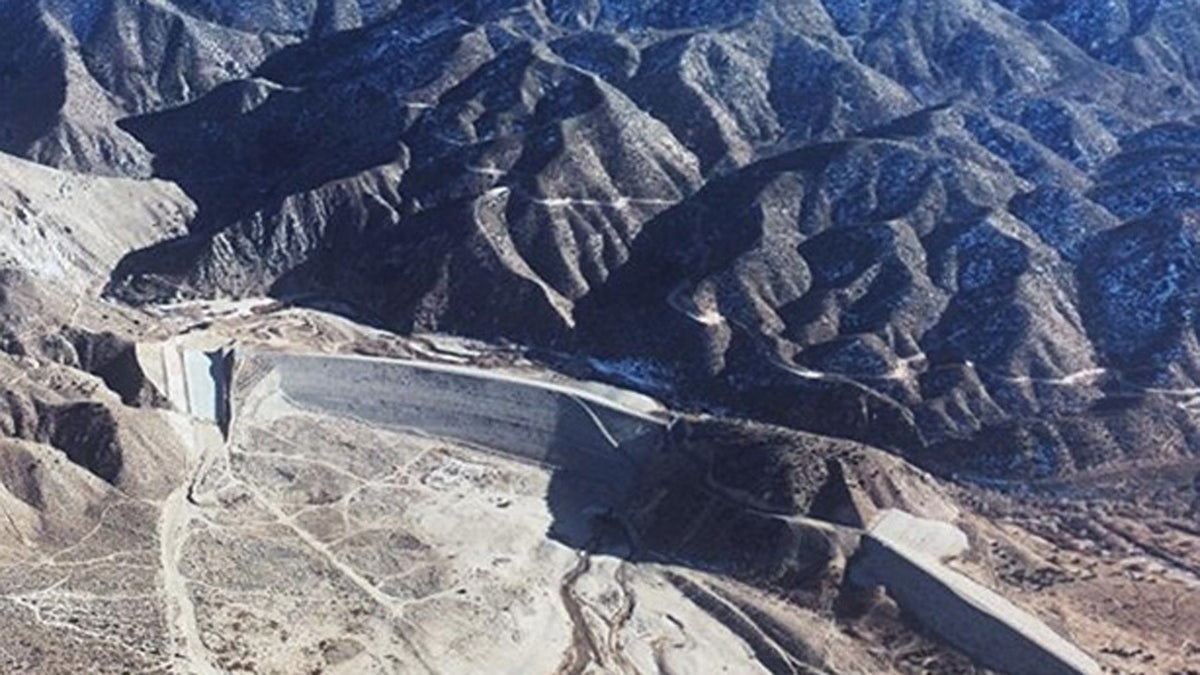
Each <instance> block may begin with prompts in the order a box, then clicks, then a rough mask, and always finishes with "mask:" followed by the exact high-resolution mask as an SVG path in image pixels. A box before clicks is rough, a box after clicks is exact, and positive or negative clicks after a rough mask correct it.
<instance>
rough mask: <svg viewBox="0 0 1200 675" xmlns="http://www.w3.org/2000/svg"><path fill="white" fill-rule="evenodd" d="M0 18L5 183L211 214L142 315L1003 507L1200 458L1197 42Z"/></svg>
mask: <svg viewBox="0 0 1200 675" xmlns="http://www.w3.org/2000/svg"><path fill="white" fill-rule="evenodd" d="M6 7H7V9H6V10H5V12H6V14H7V15H9V16H12V17H13V19H14V20H13V21H10V22H6V26H7V29H6V30H8V31H9V32H10V33H11V34H12V36H13V38H14V39H12V40H8V39H6V40H3V41H0V44H5V45H11V47H9V49H11V50H12V51H13V55H12V56H10V58H9V62H10V63H11V64H13V65H10V66H9V67H7V68H6V69H5V71H4V72H5V77H6V78H8V80H9V81H11V82H13V83H14V84H15V85H17V86H13V87H5V88H4V89H3V91H7V92H17V91H23V92H24V91H36V92H38V96H39V97H40V98H39V99H38V100H40V101H41V103H40V104H39V105H38V106H32V105H29V104H28V103H26V101H28V100H29V99H28V98H24V99H22V98H18V97H17V96H16V95H15V94H10V95H9V96H10V97H11V99H10V100H8V101H3V100H0V110H16V109H17V108H20V111H19V112H20V114H13V115H7V114H6V115H4V116H3V117H4V119H5V120H6V121H7V123H8V129H7V130H6V131H5V133H4V142H5V145H4V147H5V148H6V149H7V150H9V151H10V152H14V153H18V154H22V155H24V156H26V157H30V158H33V159H36V160H38V161H42V162H47V163H50V164H55V165H57V166H61V167H68V168H74V169H84V170H88V171H96V172H101V173H119V174H132V175H142V174H144V173H145V172H147V171H150V172H152V173H153V175H155V176H158V177H161V178H163V179H168V180H172V181H175V182H177V183H178V184H179V185H180V186H181V187H182V188H183V190H184V191H185V192H186V193H187V195H188V196H189V197H190V198H191V199H192V200H194V201H195V203H196V205H197V209H198V211H197V213H196V216H195V218H194V219H191V220H190V222H189V232H188V233H187V234H186V236H183V237H180V238H178V239H176V240H173V241H170V242H166V243H162V244H158V245H155V246H153V247H150V248H147V249H145V250H143V251H140V252H138V253H135V254H132V255H130V256H128V257H127V258H126V259H125V260H124V261H123V262H122V264H121V265H120V266H119V267H118V269H117V271H116V273H115V274H114V276H113V279H112V282H111V284H110V287H109V292H110V293H111V294H112V295H113V296H115V297H117V298H120V299H122V300H125V301H131V302H136V303H153V302H161V301H166V300H172V299H178V298H181V297H230V296H232V297H240V296H252V295H258V294H264V293H270V294H274V295H278V296H286V297H314V296H317V297H321V298H325V299H336V300H338V301H341V302H344V303H346V304H347V305H348V306H350V307H353V308H354V309H353V311H354V313H355V314H356V315H357V316H358V317H360V318H363V319H366V320H368V321H371V322H374V323H378V324H381V325H386V326H389V327H391V328H395V329H398V330H402V331H414V330H416V331H422V330H439V331H451V332H458V333H464V334H469V335H475V336H480V337H487V338H506V339H511V340H516V341H520V342H524V343H527V344H532V345H540V346H547V347H553V348H555V349H559V350H567V351H580V352H583V353H587V354H592V355H598V356H603V357H607V358H612V359H617V360H619V361H620V362H622V363H626V364H635V365H636V366H638V367H639V368H641V369H643V370H652V371H654V372H657V373H660V374H662V377H663V378H664V379H665V380H667V382H665V384H666V385H671V386H674V387H675V389H676V390H677V391H679V392H687V393H688V395H689V396H691V397H692V398H694V399H697V400H700V401H707V402H709V403H713V402H716V403H720V404H723V405H726V406H729V407H732V408H734V409H737V410H740V411H741V412H744V413H747V414H752V415H755V416H759V417H763V418H767V419H770V420H773V421H777V422H784V423H786V424H788V425H791V426H795V427H799V428H806V429H811V430H817V431H821V432H824V433H830V434H834V435H839V436H847V437H853V438H857V439H860V440H867V441H870V442H872V443H875V444H878V445H882V446H885V447H891V448H894V449H898V450H902V451H904V452H907V453H910V455H911V456H913V457H916V458H919V459H920V460H921V461H923V462H925V463H927V465H929V466H934V467H941V468H942V469H945V470H952V471H968V472H971V473H975V474H982V475H989V476H993V477H999V478H1008V479H1012V478H1016V477H1047V476H1054V475H1060V474H1066V473H1071V472H1073V471H1077V470H1081V469H1087V468H1090V467H1093V466H1096V465H1100V464H1105V463H1109V462H1113V461H1122V460H1130V459H1139V458H1169V457H1176V456H1180V455H1186V454H1190V453H1191V452H1192V448H1194V447H1195V444H1196V433H1197V430H1196V428H1195V423H1194V421H1193V418H1192V412H1191V407H1192V400H1191V398H1192V395H1193V394H1192V391H1193V389H1194V388H1195V386H1196V376H1197V374H1198V367H1200V362H1198V358H1200V345H1198V344H1197V340H1196V337H1195V328H1194V319H1193V316H1192V315H1193V312H1192V307H1193V305H1194V300H1193V297H1194V295H1193V294H1194V292H1195V290H1194V289H1195V288H1196V285H1197V283H1198V282H1197V263H1196V261H1195V259H1194V258H1195V256H1194V252H1193V251H1194V248H1195V247H1196V245H1197V230H1196V226H1195V215H1194V214H1193V212H1192V209H1193V208H1194V206H1195V205H1194V204H1193V202H1195V201H1196V200H1197V199H1200V197H1198V195H1200V192H1197V190H1196V189H1195V186H1194V185H1193V182H1194V181H1193V180H1192V173H1193V169H1192V166H1191V165H1192V163H1193V162H1192V160H1191V159H1190V157H1191V155H1193V154H1194V152H1193V150H1194V147H1193V146H1195V145H1196V143H1197V142H1198V141H1200V127H1197V126H1196V123H1195V122H1194V120H1193V119H1192V117H1191V116H1192V111H1193V110H1194V109H1195V105H1196V103H1197V98H1198V97H1200V94H1198V93H1197V90H1196V86H1195V85H1196V82H1195V81H1196V77H1197V72H1196V68H1195V65H1194V64H1193V63H1192V61H1193V59H1192V56H1191V55H1192V53H1193V52H1194V49H1193V46H1194V45H1195V44H1196V41H1197V36H1200V18H1198V17H1200V14H1197V12H1195V11H1194V10H1195V9H1197V8H1196V7H1192V6H1191V5H1190V4H1189V3H1157V2H1140V1H1139V2H1128V3H1097V2H1090V1H1083V0H1080V1H1076V2H1054V3H1026V2H995V1H984V0H956V1H955V2H950V3H938V4H937V5H930V4H926V3H912V2H869V3H861V2H845V1H842V0H826V1H824V2H818V1H816V0H806V1H804V2H794V1H791V0H789V1H787V2H784V1H783V0H742V1H739V2H734V3H725V2H723V3H715V2H703V1H700V0H690V1H688V2H682V3H681V2H672V3H657V2H648V1H636V2H635V1H625V2H569V1H554V2H551V1H549V0H546V1H544V2H543V1H541V0H530V1H524V2H518V1H515V0H477V1H474V2H461V3H454V4H447V3H441V2H408V3H403V4H396V5H392V4H389V3H337V2H322V3H304V4H288V3H283V4H280V5H278V6H276V5H270V6H267V5H260V4H254V5H247V4H245V3H234V2H202V3H201V2H197V3H185V2H174V3H171V2H154V3H150V2H133V1H132V0H117V1H113V2H94V3H53V2H42V3H33V2H9V3H8V4H7V5H6ZM17 38H19V39H17ZM30 54H34V55H36V57H30V56H29V55H30ZM18 55H19V56H20V57H21V58H20V59H17V58H16V56H18ZM138 64H142V65H138ZM22 78H24V79H22ZM33 82H36V83H37V86H33V85H32V84H31V83H33ZM2 96H3V95H0V97H2ZM26 96H28V95H26ZM680 397H681V398H686V397H687V396H685V395H684V394H680Z"/></svg>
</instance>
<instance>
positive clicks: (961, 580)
mask: <svg viewBox="0 0 1200 675" xmlns="http://www.w3.org/2000/svg"><path fill="white" fill-rule="evenodd" d="M948 528H949V529H948ZM950 530H954V528H953V526H950V525H949V524H947V523H938V522H934V521H925V520H923V519H920V518H916V517H914V516H911V515H909V514H907V513H903V512H900V511H886V512H884V514H883V516H882V517H881V518H880V520H879V521H878V522H877V523H876V525H875V526H874V527H873V528H872V529H871V530H869V531H868V532H867V534H866V536H864V537H863V539H862V544H861V547H860V549H859V552H858V554H857V555H856V556H855V559H854V561H853V563H852V565H851V568H850V574H851V579H852V580H853V581H855V582H856V583H858V584H860V585H867V586H874V585H881V586H884V587H886V588H887V589H888V592H889V593H890V594H891V595H892V597H893V598H894V599H895V600H896V602H897V603H898V604H899V605H900V606H901V607H902V608H903V609H904V610H905V611H906V612H908V613H909V614H911V615H912V616H913V617H915V618H916V619H917V621H918V622H920V623H921V624H922V625H923V626H924V627H925V628H926V629H928V630H929V631H930V632H932V633H933V634H935V635H938V636H939V637H941V638H942V639H944V640H945V641H946V642H948V643H950V644H951V645H954V646H955V647H957V648H958V649H960V650H962V651H963V652H964V653H966V654H968V655H970V656H971V657H972V658H973V659H975V660H976V661H978V662H979V663H980V664H982V665H984V666H985V667H988V668H991V669H992V670H996V671H999V672H1003V673H1014V674H1020V675H1023V674H1026V673H1028V674H1030V675H1079V674H1086V675H1093V674H1095V675H1099V673H1100V667H1099V665H1098V664H1097V663H1096V662H1095V661H1094V660H1093V659H1092V658H1091V657H1090V656H1088V655H1087V654H1085V653H1084V652H1083V651H1082V650H1081V649H1079V648H1078V647H1076V646H1075V645H1074V644H1072V643H1071V642H1069V641H1068V640H1066V639H1065V638H1063V637H1062V636H1060V635H1058V634H1057V633H1055V632H1054V631H1053V630H1051V629H1050V627H1049V626H1047V625H1046V624H1045V623H1043V622H1042V621H1040V620H1039V619H1037V618H1036V617H1035V616H1033V615H1032V614H1030V613H1028V612H1026V611H1024V610H1022V609H1020V608H1018V607H1017V606H1016V605H1014V604H1012V603H1011V602H1009V601H1008V600H1006V599H1005V598H1003V597H1002V596H1000V594H998V593H996V592H994V591H992V590H990V589H988V588H986V587H985V586H983V585H981V584H978V583H976V582H974V581H972V580H971V579H969V578H967V577H966V576H964V575H962V574H960V573H958V572H956V571H954V570H952V569H950V568H949V567H947V566H946V565H945V564H944V563H943V562H942V561H941V560H940V559H939V556H941V555H946V554H954V553H955V552H956V551H955V549H956V548H958V546H959V545H958V544H957V543H956V542H955V541H954V539H956V538H957V537H956V536H955V534H954V533H953V532H951V531H950ZM958 536H961V533H958ZM965 541H966V539H965V537H963V538H962V545H965Z"/></svg>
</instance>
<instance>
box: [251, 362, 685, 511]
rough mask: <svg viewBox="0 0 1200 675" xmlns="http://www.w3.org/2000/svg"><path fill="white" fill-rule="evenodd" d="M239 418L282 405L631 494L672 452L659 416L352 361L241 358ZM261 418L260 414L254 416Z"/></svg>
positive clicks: (498, 379) (486, 375)
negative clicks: (268, 402) (647, 467)
mask: <svg viewBox="0 0 1200 675" xmlns="http://www.w3.org/2000/svg"><path fill="white" fill-rule="evenodd" d="M236 361H237V366H236V370H235V375H234V379H235V382H234V386H233V391H234V402H233V407H234V411H235V412H234V420H235V423H236V420H237V417H238V415H239V414H244V413H247V412H250V411H251V410H252V408H253V407H254V403H253V402H255V401H262V400H265V399H267V398H270V397H272V396H278V397H282V399H284V400H286V401H287V402H288V403H290V404H291V405H293V406H295V407H297V408H300V409H306V410H310V411H313V412H319V413H322V414H327V415H335V416H342V417H348V418H353V419H357V420H361V421H364V422H367V423H370V424H372V425H378V426H380V427H383V428H391V429H399V430H405V431H415V432H418V433H421V434H425V435H428V436H432V437H436V438H445V439H448V440H453V441H458V442H462V443H465V444H468V445H471V446H476V447H478V448H480V449H482V450H485V451H488V452H492V453H499V454H502V455H505V456H508V457H510V458H514V459H518V460H522V461H530V462H536V463H538V464H542V465H546V466H548V467H550V468H552V469H554V470H555V471H556V472H567V473H571V474H579V475H581V476H586V477H588V478H589V479H590V480H592V481H600V482H603V483H606V484H607V486H608V488H609V489H610V490H612V491H613V495H612V496H613V497H615V498H622V497H627V496H629V494H630V492H631V491H632V490H633V489H634V482H635V480H634V479H635V475H636V473H637V472H636V470H635V469H636V468H637V467H638V466H640V465H642V464H644V463H645V462H647V461H648V460H649V458H650V457H651V455H652V453H654V452H656V451H657V450H658V449H659V448H660V447H661V446H662V444H663V441H664V438H665V434H666V422H665V420H664V419H661V418H658V417H655V416H653V414H652V412H653V411H652V410H650V409H648V407H647V409H637V408H633V407H629V406H627V405H626V404H625V402H624V401H618V400H610V399H606V398H605V397H604V396H603V395H602V394H598V393H595V392H591V391H587V390H585V389H583V388H574V387H570V386H565V385H560V384H557V383H549V382H541V381H537V380H529V379H523V378H519V377H515V376H511V375H505V374H500V373H494V372H488V371H482V370H475V369H469V368H461V367H454V366H440V365H433V364H418V363H413V362H405V361H396V360H384V359H373V358H364V357H353V356H325V355H297V354H276V353H265V352H246V351H239V352H238V353H237V359H236ZM251 414H252V413H251Z"/></svg>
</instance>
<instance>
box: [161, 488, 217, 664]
mask: <svg viewBox="0 0 1200 675" xmlns="http://www.w3.org/2000/svg"><path fill="white" fill-rule="evenodd" d="M187 491H188V482H184V483H182V484H181V485H180V486H179V487H177V488H176V489H175V490H174V491H173V492H172V493H171V494H170V496H168V497H167V499H166V501H164V502H163V507H162V514H161V516H160V517H159V526H158V532H159V534H158V536H159V558H160V564H161V566H162V581H163V595H164V599H165V600H166V604H167V615H168V622H167V623H168V626H170V628H171V632H172V637H173V638H174V640H175V644H176V645H179V646H182V648H183V652H182V653H181V654H179V655H178V656H180V657H182V659H183V661H184V663H185V664H186V667H187V672H189V673H195V674H197V675H218V673H219V672H220V671H219V670H217V669H216V668H215V667H213V665H212V663H213V659H212V656H211V655H210V654H209V652H208V648H207V647H205V645H204V640H203V638H202V637H201V635H200V628H199V625H198V624H197V622H196V606H195V604H194V603H193V602H192V596H191V593H190V592H189V591H188V587H187V584H188V581H187V579H186V578H185V577H184V576H183V574H182V573H181V572H180V571H179V563H180V559H181V558H182V553H183V546H184V544H185V543H186V541H187V529H188V524H189V523H190V522H191V520H192V518H191V514H190V508H191V507H190V506H189V504H188V502H187Z"/></svg>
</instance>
